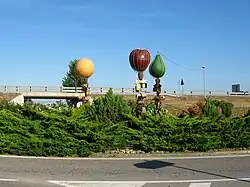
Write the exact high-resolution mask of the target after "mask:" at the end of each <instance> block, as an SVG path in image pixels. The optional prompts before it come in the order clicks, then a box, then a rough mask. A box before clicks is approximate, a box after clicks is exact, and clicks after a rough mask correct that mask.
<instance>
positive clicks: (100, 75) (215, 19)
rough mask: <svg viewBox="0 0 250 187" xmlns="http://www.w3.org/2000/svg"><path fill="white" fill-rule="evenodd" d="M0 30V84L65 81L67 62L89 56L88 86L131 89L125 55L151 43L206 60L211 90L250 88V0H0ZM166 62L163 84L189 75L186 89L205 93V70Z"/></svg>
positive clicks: (187, 60) (194, 61) (177, 55)
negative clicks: (91, 70)
mask: <svg viewBox="0 0 250 187" xmlns="http://www.w3.org/2000/svg"><path fill="white" fill-rule="evenodd" d="M0 28H1V29H0V44H1V45H0V51H1V52H0V64H1V74H0V84H10V85H60V84H61V79H62V77H63V76H64V75H65V73H66V72H67V70H68V63H69V61H70V60H71V59H74V58H81V57H88V58H90V59H91V60H93V62H94V64H95V70H96V71H95V73H94V75H93V77H92V78H91V80H90V84H91V86H94V87H96V86H113V87H134V82H135V80H136V73H135V72H133V70H132V69H131V68H130V66H129V62H128V55H129V53H130V51H131V50H132V49H134V48H147V49H148V50H149V51H150V53H151V56H152V58H154V56H155V55H156V52H157V51H158V50H159V51H161V52H162V53H163V54H164V55H165V56H167V57H168V58H170V59H172V60H174V61H176V62H177V63H179V64H181V65H183V66H185V67H189V68H201V66H202V64H205V65H206V67H207V89H208V90H212V91H214V90H215V91H225V90H231V84H232V83H241V85H242V89H248V90H250V82H249V80H250V74H249V73H248V71H249V70H250V34H249V33H250V1H249V0H218V1H217V0H209V1H201V0H189V1H186V0H154V1H153V0H152V1H146V0H134V1H132V0H126V1H125V0H22V1H20V0H0ZM165 63H166V66H167V71H166V74H165V76H164V78H162V83H163V87H164V89H167V90H169V91H171V90H176V89H177V81H178V80H179V79H180V78H184V81H185V89H186V90H191V89H192V90H197V91H202V89H203V81H202V72H197V71H196V72H195V71H190V70H187V69H184V68H180V67H178V66H176V65H175V64H173V63H171V62H169V61H167V60H165ZM145 78H146V79H147V80H148V82H149V87H150V89H151V87H152V85H153V83H154V79H153V78H152V77H150V75H149V73H148V71H146V73H145Z"/></svg>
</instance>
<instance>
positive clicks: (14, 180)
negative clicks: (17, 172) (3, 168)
mask: <svg viewBox="0 0 250 187" xmlns="http://www.w3.org/2000/svg"><path fill="white" fill-rule="evenodd" d="M0 181H3V182H17V181H18V179H0Z"/></svg>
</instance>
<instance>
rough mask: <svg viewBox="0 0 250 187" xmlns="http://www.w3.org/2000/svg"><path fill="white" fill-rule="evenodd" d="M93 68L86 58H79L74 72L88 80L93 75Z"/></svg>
mask: <svg viewBox="0 0 250 187" xmlns="http://www.w3.org/2000/svg"><path fill="white" fill-rule="evenodd" d="M94 70H95V67H94V64H93V62H92V61H91V60H89V59H88V58H81V59H80V60H78V62H77V64H76V71H77V72H78V73H79V74H80V75H81V76H82V77H84V78H89V77H91V75H92V74H93V73H94Z"/></svg>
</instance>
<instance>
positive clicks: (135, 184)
mask: <svg viewBox="0 0 250 187" xmlns="http://www.w3.org/2000/svg"><path fill="white" fill-rule="evenodd" d="M240 180H244V181H249V182H250V178H236V179H203V180H202V179H201V180H169V181H55V180H50V181H47V182H49V183H53V184H57V185H62V186H65V187H75V186H74V185H76V186H78V187H79V185H84V186H87V187H90V186H91V185H92V186H94V185H95V187H98V186H99V187H106V186H107V185H112V186H113V185H127V186H124V187H132V186H133V187H140V186H143V185H144V184H147V183H151V184H152V183H154V184H159V183H196V184H192V185H193V186H189V187H209V186H210V185H211V183H212V182H230V181H236V182H237V181H240ZM97 184H98V186H97ZM208 184H209V186H208ZM190 185H191V184H190ZM195 185H196V186H195ZM199 185H200V186H199ZM202 185H203V186H202ZM205 185H206V186H205Z"/></svg>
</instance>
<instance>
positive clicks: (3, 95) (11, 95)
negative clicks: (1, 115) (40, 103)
mask: <svg viewBox="0 0 250 187" xmlns="http://www.w3.org/2000/svg"><path fill="white" fill-rule="evenodd" d="M18 95H20V94H19V93H1V92H0V101H2V100H6V101H11V100H12V99H14V98H15V97H17V96H18Z"/></svg>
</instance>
